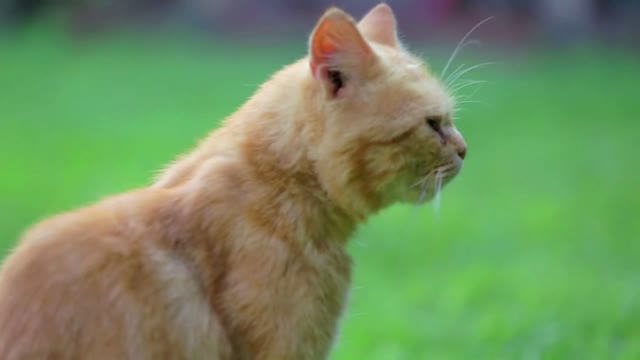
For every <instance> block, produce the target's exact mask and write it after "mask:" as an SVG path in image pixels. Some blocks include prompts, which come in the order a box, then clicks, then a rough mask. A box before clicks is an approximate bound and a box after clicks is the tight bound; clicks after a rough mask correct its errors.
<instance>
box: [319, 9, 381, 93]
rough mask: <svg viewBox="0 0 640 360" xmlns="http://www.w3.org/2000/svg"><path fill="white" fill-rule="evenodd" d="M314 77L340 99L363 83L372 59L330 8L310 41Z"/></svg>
mask: <svg viewBox="0 0 640 360" xmlns="http://www.w3.org/2000/svg"><path fill="white" fill-rule="evenodd" d="M309 59H310V65H311V71H312V73H313V77H314V78H316V79H317V80H320V81H322V82H323V85H324V86H325V88H326V89H327V91H328V92H329V94H331V95H332V96H334V97H339V96H342V95H344V94H346V93H349V92H350V91H349V90H350V89H353V88H354V86H355V83H357V82H358V81H360V80H362V79H363V78H364V76H365V73H366V70H367V69H368V67H369V66H371V64H372V62H373V61H374V59H375V55H374V53H373V50H372V49H371V47H369V44H367V41H366V40H365V39H364V37H363V36H362V34H361V33H360V31H359V30H358V28H357V26H356V23H355V21H354V20H353V18H351V16H349V15H348V14H347V13H345V12H344V11H342V10H340V9H337V8H331V9H329V10H327V12H326V13H325V14H324V15H323V16H322V17H321V18H320V20H319V21H318V25H316V28H315V30H314V31H313V33H312V34H311V39H310V41H309Z"/></svg>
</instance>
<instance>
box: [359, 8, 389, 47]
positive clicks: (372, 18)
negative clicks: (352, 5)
mask: <svg viewBox="0 0 640 360" xmlns="http://www.w3.org/2000/svg"><path fill="white" fill-rule="evenodd" d="M358 28H359V29H360V31H361V32H362V34H363V35H364V36H365V37H366V38H367V39H369V40H371V41H374V42H377V43H380V44H383V45H387V46H391V47H395V48H397V47H398V44H399V42H398V34H397V31H396V17H395V15H393V10H391V7H390V6H389V5H387V4H385V3H381V4H378V5H377V6H376V7H374V8H373V9H371V11H369V12H368V13H367V15H365V16H364V17H363V18H362V20H360V22H359V23H358Z"/></svg>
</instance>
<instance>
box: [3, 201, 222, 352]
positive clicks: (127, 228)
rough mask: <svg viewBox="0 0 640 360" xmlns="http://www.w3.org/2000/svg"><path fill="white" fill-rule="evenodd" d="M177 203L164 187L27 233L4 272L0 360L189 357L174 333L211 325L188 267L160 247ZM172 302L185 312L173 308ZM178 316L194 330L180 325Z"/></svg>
mask: <svg viewBox="0 0 640 360" xmlns="http://www.w3.org/2000/svg"><path fill="white" fill-rule="evenodd" d="M173 199H174V196H173V194H172V193H171V192H170V191H167V190H158V189H153V190H151V189H145V190H139V191H135V192H132V193H128V194H124V195H118V196H115V197H112V198H109V199H107V200H105V201H102V202H100V203H98V204H96V205H93V206H89V207H86V208H83V209H81V210H78V211H74V212H70V213H67V214H62V215H58V216H55V217H53V218H50V219H48V220H46V221H44V222H42V223H40V224H38V225H36V226H35V227H33V228H32V229H31V230H30V231H28V232H27V233H26V234H25V235H24V236H23V238H22V240H21V241H20V244H19V245H18V247H17V248H16V250H15V251H14V253H13V254H11V255H10V256H9V257H8V259H7V260H6V262H5V263H4V264H3V266H2V268H1V269H0V358H2V359H41V358H60V359H74V358H91V359H116V358H120V359H125V358H129V359H134V358H135V359H150V358H182V357H181V356H180V355H179V354H180V353H182V354H186V353H189V349H187V347H188V345H185V344H184V343H182V342H180V341H178V340H176V339H178V337H177V336H175V334H174V333H173V332H174V331H177V330H179V331H181V332H185V331H187V332H189V331H200V332H201V333H205V332H207V331H208V330H209V329H207V327H210V326H212V325H213V323H212V322H211V321H209V319H207V313H208V309H207V306H206V303H205V302H204V300H202V299H201V297H200V296H199V295H200V294H199V291H200V289H199V287H198V285H197V281H196V280H195V279H194V278H193V274H192V273H191V271H190V270H189V267H188V265H187V264H185V263H184V262H183V261H182V260H181V259H180V258H178V257H176V256H174V254H173V253H171V251H169V249H167V248H166V246H165V245H164V240H165V239H166V229H165V227H164V224H162V218H163V212H164V211H165V209H169V208H170V207H171V204H172V201H173ZM176 287H179V289H177V288H176ZM168 291H173V293H174V294H179V295H172V294H168V293H167V292H168ZM171 296H174V297H175V296H180V297H184V298H185V299H180V300H185V301H184V302H183V304H186V307H185V308H182V309H177V308H173V304H174V303H175V300H176V299H171ZM185 309H186V310H185ZM180 317H182V318H183V319H182V321H183V322H185V323H187V322H188V323H189V324H190V326H192V327H193V329H194V330H188V329H185V328H182V329H178V328H180V327H181V324H180V323H177V322H176V319H178V318H180ZM158 324H166V325H169V326H166V325H165V326H157V325H158ZM158 329H164V330H163V331H160V332H158ZM193 341H196V342H197V341H198V340H197V339H195V340H193ZM143 343H144V344H145V346H141V345H142V344H143ZM193 346H194V347H197V346H199V347H200V348H202V347H203V346H204V347H206V344H197V346H196V345H193ZM136 349H138V350H136ZM139 349H145V353H136V351H139ZM172 349H173V350H172ZM172 351H173V352H172ZM194 351H195V350H194ZM209 351H211V349H209ZM80 354H81V355H80ZM194 358H197V356H194Z"/></svg>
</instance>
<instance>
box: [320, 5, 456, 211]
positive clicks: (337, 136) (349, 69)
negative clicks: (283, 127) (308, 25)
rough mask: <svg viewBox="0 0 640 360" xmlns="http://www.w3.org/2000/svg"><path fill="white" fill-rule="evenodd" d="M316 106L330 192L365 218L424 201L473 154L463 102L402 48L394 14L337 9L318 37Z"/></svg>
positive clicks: (324, 180)
mask: <svg viewBox="0 0 640 360" xmlns="http://www.w3.org/2000/svg"><path fill="white" fill-rule="evenodd" d="M308 61H309V65H310V76H312V77H313V79H314V80H313V85H312V87H313V91H312V94H313V95H312V99H311V101H312V103H313V106H314V109H317V110H316V111H317V112H319V113H320V114H321V118H322V121H323V124H322V128H323V129H322V136H321V137H320V141H319V142H318V143H317V144H316V146H315V149H314V153H315V156H314V157H315V158H316V162H317V168H318V173H319V175H320V178H321V181H322V183H323V185H324V187H325V188H326V190H327V191H328V192H329V194H330V196H331V197H332V198H334V199H335V200H336V201H338V202H340V203H341V205H343V206H344V207H347V208H349V210H351V211H354V212H356V213H358V214H361V215H365V214H366V213H369V212H371V211H376V210H378V209H380V208H383V207H385V206H387V205H390V204H392V203H394V202H412V203H416V202H420V201H424V200H428V199H429V198H431V197H433V195H434V194H435V192H436V191H437V190H436V189H438V188H439V187H440V186H441V185H443V184H445V183H447V182H448V181H449V180H451V179H452V178H453V177H454V176H456V175H457V174H458V172H459V171H460V169H461V167H462V163H463V159H464V157H465V154H466V144H465V142H464V139H463V138H462V136H461V135H460V133H459V132H458V130H457V129H456V127H455V126H454V123H453V111H454V109H453V106H454V103H453V99H452V97H451V96H450V95H449V94H448V92H447V89H446V88H445V87H444V86H443V85H442V83H441V82H440V80H439V79H438V78H437V77H436V76H435V75H434V74H433V73H432V72H431V71H430V70H429V69H428V67H427V66H426V65H425V64H424V63H423V62H422V61H421V60H420V59H418V58H417V57H415V56H413V55H412V54H410V53H409V52H408V51H407V50H406V49H404V48H403V47H402V45H401V44H400V43H399V41H398V38H397V34H396V20H395V17H394V15H393V12H392V10H391V8H389V6H388V5H385V4H381V5H378V6H376V7H375V8H374V9H373V10H371V11H370V12H369V13H368V14H367V15H366V16H365V17H364V18H363V19H362V20H361V21H360V22H359V23H358V24H356V23H355V21H354V20H353V19H352V18H351V17H350V16H349V15H347V14H346V13H345V12H343V11H342V10H339V9H335V8H333V9H329V10H328V11H327V12H326V13H325V14H324V15H323V16H322V18H321V19H320V20H319V22H318V24H317V26H316V28H315V30H314V31H313V33H312V35H311V38H310V50H309V58H308Z"/></svg>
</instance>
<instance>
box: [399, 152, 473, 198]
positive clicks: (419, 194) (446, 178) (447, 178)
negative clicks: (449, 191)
mask: <svg viewBox="0 0 640 360" xmlns="http://www.w3.org/2000/svg"><path fill="white" fill-rule="evenodd" d="M460 170H462V160H460V159H455V160H453V161H451V162H450V163H448V164H445V165H442V166H440V167H439V171H438V173H439V177H440V180H439V181H435V180H434V181H431V182H429V183H428V185H427V186H425V187H420V186H418V187H415V186H414V187H413V189H412V191H411V192H410V193H409V194H407V196H406V198H405V199H403V201H402V202H405V203H410V204H417V205H422V204H426V203H428V202H429V201H431V200H433V199H434V198H435V197H436V195H437V194H438V192H440V191H442V190H443V189H444V187H445V186H446V185H447V184H448V183H449V182H451V180H453V179H454V178H455V177H456V176H457V175H458V174H459V173H460Z"/></svg>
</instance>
